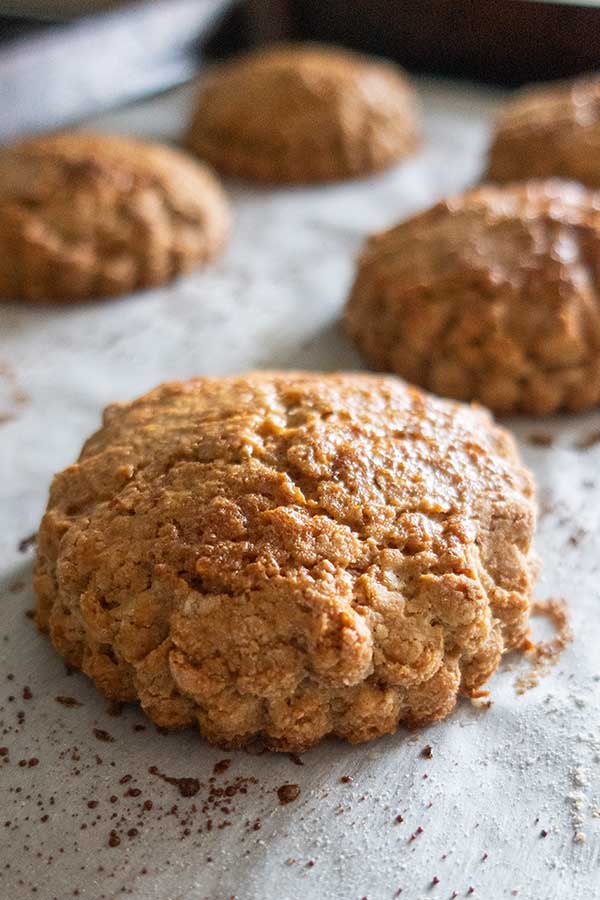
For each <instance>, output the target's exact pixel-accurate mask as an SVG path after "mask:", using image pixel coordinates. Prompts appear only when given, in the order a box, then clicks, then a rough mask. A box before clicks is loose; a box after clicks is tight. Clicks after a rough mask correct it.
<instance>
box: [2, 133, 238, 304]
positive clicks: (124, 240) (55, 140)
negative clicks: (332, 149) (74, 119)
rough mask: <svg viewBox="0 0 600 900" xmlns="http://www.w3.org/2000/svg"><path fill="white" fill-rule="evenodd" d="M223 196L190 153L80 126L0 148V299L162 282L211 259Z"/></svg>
mask: <svg viewBox="0 0 600 900" xmlns="http://www.w3.org/2000/svg"><path fill="white" fill-rule="evenodd" d="M229 219H230V217H229V211H228V205H227V201H226V199H225V195H224V193H223V191H222V189H221V187H220V186H219V184H218V182H217V181H216V179H215V177H214V176H213V175H212V174H211V172H210V171H209V170H208V169H207V168H206V167H204V166H203V165H202V164H201V163H199V162H198V161H196V160H194V159H192V158H189V157H187V156H186V155H185V154H183V153H180V152H178V151H177V150H173V149H170V148H168V147H164V146H160V145H158V144H148V143H144V142H142V141H139V140H134V139H133V138H124V137H115V136H106V135H100V134H93V133H88V132H74V133H70V134H67V133H65V134H60V135H55V136H51V137H42V138H33V139H31V140H27V141H25V142H23V143H21V144H16V145H14V146H12V147H8V148H5V149H3V150H2V151H1V152H0V297H2V298H5V299H18V300H26V301H30V302H44V301H58V302H68V301H75V300H85V299H89V298H92V297H101V296H108V295H112V294H122V293H128V292H130V291H134V290H138V289H140V288H148V287H152V286H154V285H159V284H163V283H164V282H167V281H169V280H171V279H172V278H174V277H175V276H176V275H178V274H179V273H181V272H184V271H186V270H188V269H190V268H192V267H193V266H196V265H200V264H202V263H205V262H207V261H208V260H210V259H212V258H213V257H214V256H215V255H216V254H217V253H218V252H219V251H220V250H221V248H222V246H223V244H224V242H225V240H226V237H227V234H228V231H229Z"/></svg>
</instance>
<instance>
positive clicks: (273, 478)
mask: <svg viewBox="0 0 600 900" xmlns="http://www.w3.org/2000/svg"><path fill="white" fill-rule="evenodd" d="M533 530H534V503H533V497H532V482H531V478H530V476H529V474H528V473H527V472H526V471H525V469H523V468H522V466H521V464H520V462H519V458H518V455H517V452H516V449H515V445H514V443H513V441H512V439H511V437H510V436H509V435H508V434H507V432H505V431H504V430H503V429H501V428H498V427H497V426H495V425H494V424H493V422H492V420H491V419H490V417H489V415H488V414H487V413H486V412H485V411H484V410H482V409H480V408H476V407H473V408H470V407H467V406H463V405H460V404H456V403H451V402H448V401H445V400H439V399H437V398H434V397H431V396H428V395H426V394H424V393H422V392H421V391H419V390H418V389H416V388H410V387H407V386H406V385H405V384H404V383H403V382H401V381H400V380H398V379H395V378H393V377H387V378H384V377H378V376H372V375H352V374H348V375H320V374H308V373H268V372H267V373H264V372H263V373H251V374H249V375H246V376H234V377H227V378H196V379H193V380H191V381H189V382H187V383H180V382H175V383H173V384H166V385H161V386H160V387H158V388H156V389H155V390H153V391H151V392H150V393H149V394H146V395H145V396H143V397H141V398H139V399H138V400H135V401H134V402H132V403H127V404H118V405H114V406H110V407H108V409H107V410H106V412H105V415H104V424H103V427H102V428H101V429H100V431H98V432H97V433H96V434H95V435H93V436H92V437H91V438H90V439H89V440H88V441H87V443H86V444H85V446H84V448H83V451H82V453H81V456H80V458H79V461H78V462H77V463H75V464H74V465H72V466H70V467H69V468H68V469H66V470H65V471H64V472H62V473H61V474H60V475H58V476H57V477H56V478H55V479H54V482H53V485H52V489H51V492H50V500H49V504H48V509H47V512H46V514H45V516H44V519H43V521H42V525H41V528H40V532H39V538H38V556H37V563H36V571H35V590H36V593H37V612H36V617H37V623H38V625H39V626H40V628H42V629H43V630H47V631H49V633H50V637H51V638H52V641H53V643H54V645H55V647H56V648H57V649H58V651H59V652H60V653H61V654H62V656H63V657H64V658H65V660H66V661H67V663H68V664H69V665H70V666H75V667H77V668H81V669H82V670H83V671H84V672H85V673H87V674H88V675H89V676H90V677H91V678H93V679H94V681H95V682H96V685H97V687H98V688H99V689H100V690H101V691H102V692H103V693H105V694H106V695H108V696H109V697H113V698H115V699H119V700H134V699H136V698H138V699H139V700H140V702H141V704H142V706H143V708H144V710H145V711H146V713H147V714H148V715H149V716H150V718H152V719H153V720H154V721H155V722H157V723H158V724H159V725H162V726H165V727H169V728H172V727H179V726H185V725H190V724H192V723H197V724H198V725H199V728H200V731H201V732H202V734H203V735H204V736H205V737H207V738H208V739H209V740H210V741H213V742H215V743H218V744H221V745H225V746H238V745H242V744H244V743H246V742H248V741H250V740H251V739H252V738H253V737H255V736H257V735H260V736H262V737H263V738H264V739H265V740H266V742H267V743H268V745H269V746H271V747H273V748H274V749H277V750H302V749H305V748H306V747H309V746H311V745H312V744H315V743H316V742H318V741H319V740H320V739H321V738H323V737H324V736H325V735H327V734H335V735H339V736H341V737H344V738H347V739H348V740H350V741H364V740H368V739H370V738H374V737H376V736H378V735H381V734H384V733H386V732H393V731H394V730H395V729H396V728H397V727H398V724H399V722H403V721H404V722H407V723H409V724H411V725H420V724H423V723H427V722H431V721H434V720H436V719H440V718H442V717H443V716H445V715H447V714H448V713H449V712H450V711H451V710H452V708H453V707H454V705H455V702H456V697H457V694H458V693H459V692H462V693H464V694H467V695H469V694H472V693H473V692H475V691H476V690H477V688H479V686H480V685H481V684H482V683H483V682H485V680H486V679H487V678H488V677H489V676H490V675H491V673H492V672H493V671H494V669H495V668H496V666H497V665H498V661H499V659H500V655H501V653H502V652H503V650H506V649H508V648H511V647H515V646H516V645H518V644H519V643H520V642H521V641H522V640H523V637H524V635H525V634H526V632H527V629H528V607H529V598H530V591H531V579H532V568H533V567H532V550H531V541H532V534H533Z"/></svg>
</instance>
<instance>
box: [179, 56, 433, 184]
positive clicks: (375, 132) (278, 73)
mask: <svg viewBox="0 0 600 900" xmlns="http://www.w3.org/2000/svg"><path fill="white" fill-rule="evenodd" d="M186 143H187V146H188V147H189V148H190V149H191V150H193V151H194V152H195V153H197V154H198V155H199V156H201V157H202V158H204V159H207V160H208V161H209V162H210V163H212V165H214V166H215V168H216V169H218V170H219V171H221V172H223V173H225V174H227V175H233V176H238V177H242V178H249V179H252V180H257V181H265V182H288V183H293V182H298V183H302V182H319V181H331V180H336V179H342V178H350V177H353V176H357V175H363V174H365V173H368V172H374V171H376V170H379V169H384V168H386V167H388V166H390V165H392V164H393V163H395V162H396V161H398V160H400V159H402V158H403V157H405V156H407V155H408V154H410V153H412V152H413V151H414V150H415V149H416V148H417V146H418V145H419V143H420V128H419V123H418V113H417V109H416V99H415V94H414V91H413V89H412V87H411V86H410V84H409V82H408V80H407V79H406V77H405V75H404V74H403V73H402V72H401V70H399V69H398V68H397V67H395V66H393V65H391V64H389V63H384V62H380V61H378V60H375V59H373V58H371V57H366V56H362V55H359V54H357V53H352V52H350V51H343V50H337V49H331V48H325V47H320V46H318V45H310V44H307V45H302V44H300V45H279V46H275V47H270V48H269V49H267V50H258V51H254V52H252V53H249V54H247V55H245V56H242V57H239V58H237V59H234V60H233V61H231V62H227V63H224V64H223V65H220V66H217V67H215V69H214V70H213V72H212V73H210V74H209V75H208V76H207V77H205V78H204V79H203V81H202V82H201V86H200V94H199V98H198V103H197V107H196V111H195V114H194V117H193V119H192V122H191V124H190V127H189V130H188V133H187V137H186Z"/></svg>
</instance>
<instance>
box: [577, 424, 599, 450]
mask: <svg viewBox="0 0 600 900" xmlns="http://www.w3.org/2000/svg"><path fill="white" fill-rule="evenodd" d="M596 444H600V428H598V429H597V430H596V431H592V432H590V433H589V434H586V435H585V436H584V437H582V438H580V439H579V440H578V441H577V442H576V444H575V449H576V450H589V449H590V447H595V446H596Z"/></svg>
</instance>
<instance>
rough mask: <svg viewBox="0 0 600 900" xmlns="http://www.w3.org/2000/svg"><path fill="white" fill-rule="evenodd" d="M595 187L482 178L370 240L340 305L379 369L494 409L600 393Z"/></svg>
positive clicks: (564, 402)
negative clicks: (497, 182)
mask: <svg viewBox="0 0 600 900" xmlns="http://www.w3.org/2000/svg"><path fill="white" fill-rule="evenodd" d="M599 261H600V196H599V195H597V194H594V193H592V192H591V191H588V190H586V189H585V188H583V187H581V186H579V185H576V184H573V183H567V182H560V181H554V180H549V181H541V182H529V183H526V184H522V185H518V184H517V185H507V186H502V187H495V186H483V187H481V188H478V189H476V190H472V191H469V192H467V193H465V194H462V195H460V196H457V197H452V198H450V199H447V200H444V201H442V202H441V203H438V204H437V205H436V206H434V207H433V208H432V209H430V210H428V211H427V212H425V213H422V214H421V215H417V216H415V217H413V218H411V219H408V220H406V221H404V222H402V223H401V224H399V225H398V226H397V227H395V228H392V229H390V230H389V231H386V232H383V233H381V234H376V235H374V236H373V237H371V238H370V239H369V240H368V242H367V244H366V246H365V248H364V251H363V253H362V256H361V258H360V260H359V263H358V272H357V276H356V280H355V283H354V286H353V289H352V291H351V294H350V297H349V300H348V304H347V307H346V312H345V324H346V328H347V331H348V333H349V334H350V335H351V336H352V337H353V338H354V340H355V341H356V343H357V344H358V346H359V347H360V348H361V349H362V351H363V352H364V353H365V356H366V357H367V359H368V360H369V361H370V363H371V364H372V365H373V366H374V367H375V368H377V369H381V370H387V371H392V372H396V373H397V374H399V375H402V376H403V377H404V378H407V379H408V380H409V381H412V382H414V383H415V384H420V385H423V386H425V387H427V388H429V389H430V390H432V391H434V392H436V393H439V394H443V395H446V396H450V397H454V398H456V399H459V400H477V401H480V402H481V403H484V404H486V405H487V406H489V407H490V408H492V409H493V410H494V411H496V412H497V413H501V414H508V413H514V412H526V413H530V414H534V415H545V414H549V413H553V412H555V411H558V410H561V409H565V410H566V409H569V410H578V409H584V408H585V407H591V406H594V405H596V404H598V403H599V402H600V299H599V288H600V269H599Z"/></svg>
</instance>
